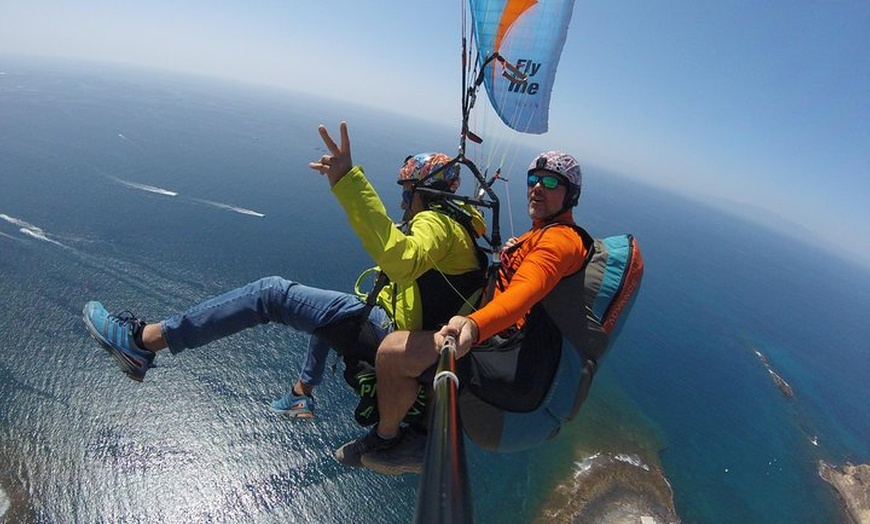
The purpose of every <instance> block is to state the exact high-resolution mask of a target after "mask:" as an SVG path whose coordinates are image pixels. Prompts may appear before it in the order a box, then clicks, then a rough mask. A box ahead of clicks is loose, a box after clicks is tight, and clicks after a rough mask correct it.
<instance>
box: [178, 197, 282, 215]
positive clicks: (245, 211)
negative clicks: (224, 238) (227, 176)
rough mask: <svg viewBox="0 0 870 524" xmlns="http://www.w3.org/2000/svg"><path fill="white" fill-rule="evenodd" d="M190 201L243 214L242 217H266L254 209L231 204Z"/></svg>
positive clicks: (194, 199)
mask: <svg viewBox="0 0 870 524" xmlns="http://www.w3.org/2000/svg"><path fill="white" fill-rule="evenodd" d="M190 200H192V201H194V202H197V203H200V204H205V205H207V206H212V207H216V208H218V209H226V210H227V211H234V212H236V213H241V214H242V215H248V216H252V217H258V218H263V217H264V216H266V215H265V214H264V213H260V212H259V211H254V210H252V209H245V208H244V207H238V206H231V205H229V204H222V203H220V202H212V201H211V200H202V199H200V198H191V199H190Z"/></svg>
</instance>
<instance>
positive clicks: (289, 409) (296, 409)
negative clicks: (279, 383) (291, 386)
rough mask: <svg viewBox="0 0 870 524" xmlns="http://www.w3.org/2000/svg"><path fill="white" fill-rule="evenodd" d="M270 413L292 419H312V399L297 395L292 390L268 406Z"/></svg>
mask: <svg viewBox="0 0 870 524" xmlns="http://www.w3.org/2000/svg"><path fill="white" fill-rule="evenodd" d="M269 406H270V407H271V408H272V411H275V412H276V413H280V414H282V415H287V416H288V417H292V418H314V399H313V398H311V397H307V396H305V395H297V394H296V393H294V392H293V390H290V391H288V392H287V393H285V394H284V396H283V397H281V398H279V399H278V400H276V401H274V402H272V403H271V404H270V405H269Z"/></svg>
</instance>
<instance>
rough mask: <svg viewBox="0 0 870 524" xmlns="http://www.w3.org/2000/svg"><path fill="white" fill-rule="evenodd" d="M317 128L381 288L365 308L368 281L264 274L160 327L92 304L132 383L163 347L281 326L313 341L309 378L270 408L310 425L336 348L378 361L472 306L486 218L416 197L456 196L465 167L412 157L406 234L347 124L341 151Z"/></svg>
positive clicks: (326, 164)
mask: <svg viewBox="0 0 870 524" xmlns="http://www.w3.org/2000/svg"><path fill="white" fill-rule="evenodd" d="M318 131H319V133H320V136H321V138H322V139H323V142H324V143H325V144H326V146H327V148H328V150H329V154H326V155H323V156H322V157H320V158H319V159H318V160H317V161H315V162H311V163H310V164H309V166H310V167H311V168H312V169H314V170H316V171H318V172H319V173H321V174H322V175H325V176H326V177H327V179H328V180H329V184H330V187H331V189H332V191H333V193H334V194H335V197H336V198H337V199H338V201H339V203H340V204H341V206H342V207H343V208H344V210H345V212H346V213H347V217H348V221H349V222H350V225H351V227H352V228H353V229H354V231H355V232H356V233H357V235H358V236H359V238H360V240H361V241H362V244H363V247H364V248H365V250H366V252H368V253H369V255H370V256H371V257H372V259H373V260H374V262H375V264H377V266H378V267H379V270H377V268H376V272H378V273H382V274H383V275H384V276H383V277H381V278H379V279H378V280H379V281H380V285H382V288H381V289H380V290H379V292H377V296H376V299H375V297H372V300H369V301H366V300H365V297H364V296H363V294H362V293H359V285H360V281H361V279H360V280H358V281H357V293H345V292H340V291H331V290H323V289H318V288H313V287H309V286H305V285H302V284H300V283H298V282H294V281H291V280H287V279H284V278H281V277H266V278H263V279H260V280H257V281H256V282H252V283H250V284H247V285H245V286H242V287H240V288H237V289H234V290H232V291H229V292H226V293H223V294H221V295H218V296H216V297H214V298H211V299H209V300H206V301H205V302H202V303H200V304H198V305H196V306H194V307H192V308H190V309H188V310H187V311H185V312H183V313H180V314H177V315H174V316H172V317H169V318H167V319H165V320H162V321H160V322H155V323H146V322H145V321H143V320H141V319H139V318H137V317H135V316H134V315H133V314H131V313H130V312H129V311H124V312H122V313H119V314H109V313H108V312H107V311H106V309H105V308H104V307H103V306H102V304H101V303H99V302H96V301H91V302H88V303H87V304H86V305H85V308H84V311H83V320H84V322H85V325H86V327H87V329H88V331H89V332H90V334H91V335H92V336H93V337H94V338H95V339H96V340H97V342H99V343H100V345H101V346H103V348H104V349H105V350H106V351H107V352H109V354H111V355H112V356H113V357H114V358H115V361H116V363H117V364H118V366H119V367H120V368H121V370H122V371H123V372H124V373H126V374H127V375H128V376H129V377H130V378H132V379H133V380H137V381H142V380H143V379H144V378H145V373H146V372H147V371H148V369H149V368H150V367H151V366H152V362H153V360H154V357H155V353H156V352H157V351H159V350H161V349H165V348H168V349H169V351H170V352H171V353H173V354H177V353H180V352H181V351H183V350H184V349H189V348H195V347H199V346H203V345H205V344H207V343H209V342H211V341H214V340H217V339H219V338H223V337H226V336H228V335H231V334H233V333H237V332H239V331H242V330H244V329H246V328H249V327H253V326H255V325H259V324H266V323H269V322H279V323H282V324H285V325H288V326H290V327H292V328H294V329H296V330H298V331H303V332H306V333H309V334H311V336H310V337H309V342H308V356H307V358H306V362H305V365H304V367H303V370H302V373H301V374H300V376H299V378H298V380H297V381H296V383H295V384H294V385H293V387H291V388H290V390H289V391H288V392H287V393H286V394H285V395H284V396H283V397H281V398H280V399H278V400H276V401H274V402H273V403H272V408H273V409H274V410H275V411H278V412H280V413H283V414H286V415H288V416H291V417H299V418H312V417H313V416H314V401H313V398H312V391H313V389H314V387H315V386H316V385H317V384H319V383H320V381H321V379H322V376H323V372H324V368H325V364H326V360H327V357H328V353H329V349H330V348H331V347H333V346H337V345H344V346H354V345H358V344H359V343H362V344H366V345H370V344H373V346H371V347H370V354H371V355H372V356H373V355H374V350H375V349H376V348H377V346H378V344H379V343H380V341H381V340H382V339H383V338H384V337H385V336H386V335H387V334H388V333H390V332H392V331H393V330H395V329H401V330H409V329H410V330H414V329H435V328H437V327H438V326H439V325H440V324H443V323H444V322H446V321H447V320H448V319H449V318H450V317H451V316H452V315H454V314H457V312H461V311H465V310H467V309H468V308H464V307H463V306H464V305H465V304H468V303H470V302H471V301H472V300H473V295H474V293H475V292H477V291H479V289H480V287H481V286H482V285H483V271H484V269H485V268H484V267H482V265H481V261H480V260H479V258H478V253H477V251H476V247H475V242H474V239H473V238H472V235H473V234H474V233H475V231H473V230H475V229H476V233H477V234H480V233H482V232H483V231H482V228H483V220H482V218H481V217H480V215H479V213H477V211H476V210H474V209H473V208H471V207H470V206H465V207H463V208H462V209H461V210H459V211H460V212H459V213H457V211H456V210H457V208H456V207H455V206H446V207H445V206H444V204H443V203H440V202H439V198H437V196H432V194H430V193H424V192H420V191H416V189H418V188H419V187H421V186H422V187H429V188H432V189H438V190H443V191H448V192H453V191H455V190H456V189H457V188H458V186H459V173H458V166H456V165H451V166H448V162H449V158H448V157H446V156H445V155H442V154H438V153H428V154H421V155H416V156H411V157H408V158H407V159H406V161H405V163H404V165H403V166H402V168H401V169H400V171H399V177H398V183H399V184H401V185H402V187H403V201H402V208H403V209H404V210H405V217H404V219H405V223H404V225H403V226H402V227H398V226H396V225H394V224H393V222H392V220H391V219H390V217H389V216H388V215H387V212H386V209H385V207H384V205H383V203H382V202H381V200H380V198H379V197H378V195H377V193H376V192H375V190H374V188H373V187H372V186H371V184H370V183H369V181H368V180H367V179H366V177H365V175H364V173H363V169H362V168H361V167H359V166H354V165H353V162H352V159H351V151H350V139H349V136H348V132H347V125H346V124H345V123H344V122H342V123H341V127H340V134H341V137H340V143H339V144H336V143H335V141H334V140H333V139H332V138H331V137H330V135H329V133H328V132H327V130H326V128H325V127H323V126H320V128H319V129H318ZM445 166H447V168H446V169H445ZM448 207H449V208H450V210H452V212H447V211H449V210H448V209H447V208H448ZM460 221H462V222H464V224H461V223H460ZM340 342H343V344H340Z"/></svg>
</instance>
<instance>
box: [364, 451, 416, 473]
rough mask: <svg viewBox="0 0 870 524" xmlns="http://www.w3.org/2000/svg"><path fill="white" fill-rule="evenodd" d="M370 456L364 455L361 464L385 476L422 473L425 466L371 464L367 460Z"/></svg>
mask: <svg viewBox="0 0 870 524" xmlns="http://www.w3.org/2000/svg"><path fill="white" fill-rule="evenodd" d="M367 456H368V454H366V455H363V456H362V457H361V458H360V462H362V465H363V467H364V468H366V469H370V470H372V471H374V472H375V473H381V474H383V475H402V474H404V473H417V474H419V473H422V472H423V466H422V464H416V465H409V464H396V465H393V464H384V463H382V462H371V461H369V460H367V459H366V457H367Z"/></svg>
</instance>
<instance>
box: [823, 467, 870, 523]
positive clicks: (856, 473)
mask: <svg viewBox="0 0 870 524" xmlns="http://www.w3.org/2000/svg"><path fill="white" fill-rule="evenodd" d="M819 476H820V477H822V478H823V479H825V481H826V482H828V483H829V484H831V485H832V486H834V489H836V490H837V493H838V494H839V495H840V498H841V499H842V500H843V503H844V504H845V506H846V511H847V512H848V513H849V516H850V517H851V518H852V520H853V521H854V522H856V523H857V524H870V464H859V465H857V466H855V465H853V464H850V463H848V462H847V463H846V464H845V465H844V466H842V467H840V468H837V467H836V466H832V465H830V464H827V463H825V462H824V461H821V460H820V461H819Z"/></svg>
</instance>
